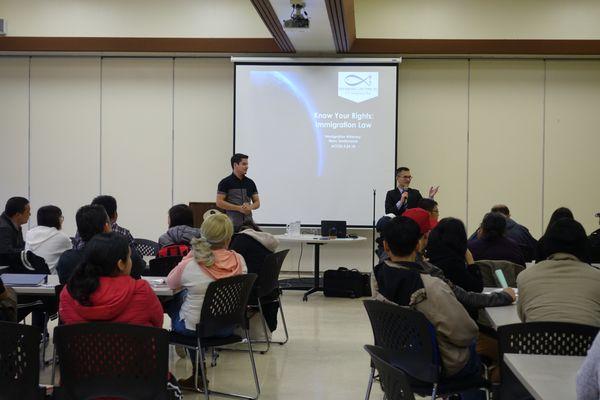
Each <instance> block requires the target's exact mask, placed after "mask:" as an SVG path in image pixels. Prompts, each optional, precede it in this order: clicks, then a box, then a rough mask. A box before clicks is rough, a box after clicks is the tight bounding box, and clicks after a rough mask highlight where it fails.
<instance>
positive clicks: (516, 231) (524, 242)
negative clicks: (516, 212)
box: [470, 204, 537, 261]
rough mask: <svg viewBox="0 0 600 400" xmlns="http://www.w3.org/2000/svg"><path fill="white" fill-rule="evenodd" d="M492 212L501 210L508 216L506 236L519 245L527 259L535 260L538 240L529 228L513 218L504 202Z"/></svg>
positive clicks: (501, 212)
mask: <svg viewBox="0 0 600 400" xmlns="http://www.w3.org/2000/svg"><path fill="white" fill-rule="evenodd" d="M491 212H499V213H500V214H502V215H504V216H505V217H506V233H505V236H506V237H507V238H509V239H511V240H513V241H514V242H515V243H516V244H518V245H519V247H520V248H521V252H522V253H523V257H525V261H532V260H534V259H535V249H536V246H537V240H535V239H534V238H533V236H531V233H529V229H527V228H526V227H525V226H523V225H521V224H519V223H517V222H516V221H515V220H514V219H512V217H511V215H510V210H509V209H508V207H507V206H505V205H504V204H498V205H495V206H494V207H492V209H491ZM470 239H471V238H470Z"/></svg>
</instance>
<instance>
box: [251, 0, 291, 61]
mask: <svg viewBox="0 0 600 400" xmlns="http://www.w3.org/2000/svg"><path fill="white" fill-rule="evenodd" d="M252 5H253V6H254V8H255V9H256V12H258V15H260V18H261V19H262V20H263V22H264V23H265V25H266V27H267V29H268V30H269V32H271V35H273V39H274V40H275V42H276V43H277V46H279V50H280V51H282V52H284V53H295V52H296V49H295V48H294V45H293V44H292V41H291V40H290V38H289V36H288V35H287V33H285V30H284V29H283V25H282V24H281V21H279V17H278V16H277V14H276V13H275V10H274V9H273V6H272V5H271V3H270V2H269V0H252Z"/></svg>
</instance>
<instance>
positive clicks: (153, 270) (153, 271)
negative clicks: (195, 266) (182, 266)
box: [142, 256, 183, 276]
mask: <svg viewBox="0 0 600 400" xmlns="http://www.w3.org/2000/svg"><path fill="white" fill-rule="evenodd" d="M182 259H183V257H182V256H172V257H160V258H155V259H152V260H150V262H149V263H148V269H147V270H145V271H144V273H143V274H142V275H146V276H167V275H169V272H171V270H172V269H173V268H175V267H176V266H177V264H179V262H180V261H181V260H182Z"/></svg>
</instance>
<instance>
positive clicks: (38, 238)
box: [25, 206, 73, 274]
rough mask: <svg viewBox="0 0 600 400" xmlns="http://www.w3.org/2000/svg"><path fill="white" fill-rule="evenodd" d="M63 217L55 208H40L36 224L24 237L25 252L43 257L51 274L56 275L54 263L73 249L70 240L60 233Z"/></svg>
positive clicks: (58, 209)
mask: <svg viewBox="0 0 600 400" xmlns="http://www.w3.org/2000/svg"><path fill="white" fill-rule="evenodd" d="M62 223H63V215H62V211H61V210H60V208H58V207H56V206H44V207H40V209H39V210H38V212H37V224H38V226H36V227H35V228H33V229H30V230H29V231H28V232H27V234H26V236H25V250H31V251H33V252H34V253H35V254H37V255H38V256H40V257H43V258H44V260H46V264H48V268H49V269H50V272H51V273H52V274H56V263H57V262H58V258H59V257H60V256H61V255H62V253H64V252H65V251H67V250H69V249H70V248H72V247H73V245H72V244H71V239H70V238H69V236H67V235H66V234H65V233H63V232H62V231H61V229H62Z"/></svg>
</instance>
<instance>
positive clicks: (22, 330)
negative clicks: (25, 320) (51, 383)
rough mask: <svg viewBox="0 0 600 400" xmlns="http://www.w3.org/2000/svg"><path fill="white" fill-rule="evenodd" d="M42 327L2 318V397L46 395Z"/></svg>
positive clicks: (15, 398)
mask: <svg viewBox="0 0 600 400" xmlns="http://www.w3.org/2000/svg"><path fill="white" fill-rule="evenodd" d="M41 337H42V332H41V330H40V329H39V328H36V327H34V326H29V325H23V324H17V323H14V322H0V400H21V399H43V398H44V397H45V394H46V390H45V389H44V388H40V385H39V383H40V354H39V350H40V347H39V346H40V340H41Z"/></svg>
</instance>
